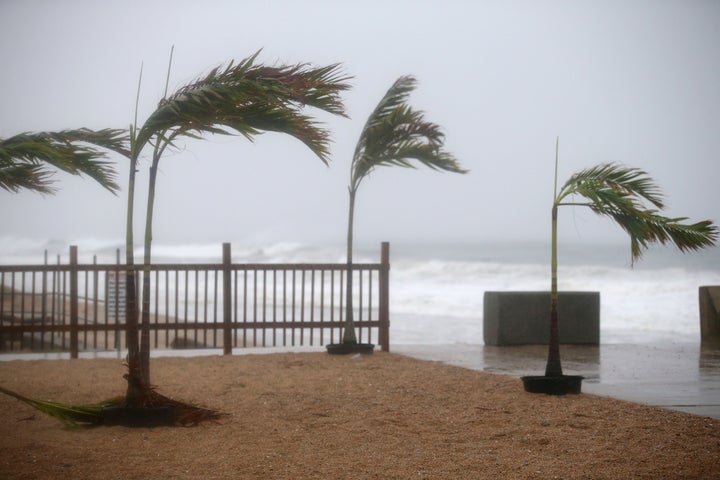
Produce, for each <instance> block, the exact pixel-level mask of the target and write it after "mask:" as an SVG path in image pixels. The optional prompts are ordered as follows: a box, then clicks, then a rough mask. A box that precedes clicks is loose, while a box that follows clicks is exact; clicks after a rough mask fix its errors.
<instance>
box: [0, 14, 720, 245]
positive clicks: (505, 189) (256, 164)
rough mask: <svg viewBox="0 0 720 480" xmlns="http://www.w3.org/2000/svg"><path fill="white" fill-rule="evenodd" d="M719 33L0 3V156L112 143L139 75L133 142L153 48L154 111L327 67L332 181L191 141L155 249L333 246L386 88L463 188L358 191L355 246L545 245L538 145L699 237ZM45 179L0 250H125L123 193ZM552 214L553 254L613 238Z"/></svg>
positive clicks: (150, 96)
mask: <svg viewBox="0 0 720 480" xmlns="http://www.w3.org/2000/svg"><path fill="white" fill-rule="evenodd" d="M718 25H720V2H717V1H687V0H678V1H662V0H652V1H627V0H622V1H608V0H603V1H595V2H593V1H585V2H576V1H535V0H533V1H516V0H510V1H477V0H473V1H470V0H468V1H460V0H444V1H442V2H441V1H390V0H385V1H375V0H366V1H364V2H352V3H350V2H337V1H319V0H306V1H304V2H296V1H273V0H262V1H253V0H249V1H243V2H239V1H214V0H206V1H202V2H197V1H194V0H193V1H185V0H174V1H172V2H169V1H168V2H159V1H152V0H143V1H122V2H119V1H114V2H103V1H96V0H88V1H80V0H65V1H62V2H57V1H39V0H35V1H27V0H2V1H1V2H0V65H2V75H1V76H0V82H1V86H2V88H0V137H3V138H5V137H8V136H11V135H14V134H16V133H19V132H22V131H42V130H57V129H63V128H78V127H89V128H105V127H114V128H126V127H127V126H128V125H129V124H130V123H131V122H132V120H133V109H134V103H135V94H136V87H137V80H138V75H139V71H140V65H141V63H142V64H144V74H143V75H144V76H143V85H142V91H141V97H140V115H139V120H140V122H142V121H143V120H144V119H145V118H146V116H147V115H148V113H149V112H151V111H152V110H153V109H154V108H155V106H156V104H157V101H158V100H159V99H160V97H161V96H162V92H163V88H164V84H165V75H166V69H167V63H168V58H169V52H170V48H171V46H173V45H174V46H175V55H174V63H173V69H172V75H171V81H170V88H171V90H172V89H174V88H177V87H179V86H181V85H183V84H185V83H187V82H189V81H192V80H194V79H195V78H196V77H197V76H199V75H201V74H203V73H206V72H207V71H208V70H209V69H210V68H212V67H215V66H217V65H219V64H222V63H226V62H227V61H229V60H231V59H236V60H239V59H241V58H244V57H247V56H249V55H251V54H252V53H254V52H255V51H256V50H258V49H261V48H262V49H263V51H262V53H261V55H260V58H259V60H260V61H261V62H263V63H269V64H273V63H289V64H295V63H298V62H310V63H313V64H316V65H324V64H328V63H335V62H341V63H343V64H344V69H345V71H346V73H347V74H349V75H352V76H354V79H353V80H352V84H353V89H352V90H351V91H349V92H347V93H346V94H345V95H344V98H345V100H346V105H347V107H348V111H349V113H350V115H351V119H349V120H348V119H341V118H332V117H330V116H328V115H324V116H319V118H321V119H322V120H323V121H325V122H327V126H328V127H329V128H330V129H331V131H332V135H333V138H334V144H333V146H332V158H333V161H332V165H331V167H330V168H328V167H325V166H324V165H323V164H322V163H321V162H320V161H319V160H318V159H317V158H316V157H314V155H313V154H312V153H311V152H310V151H309V150H308V149H307V148H306V147H304V145H302V144H301V143H300V142H298V141H296V140H293V139H290V138H283V137H282V136H279V135H277V134H266V135H263V136H261V137H259V138H258V140H257V141H256V142H255V143H250V142H248V141H247V140H245V139H242V138H232V137H224V138H209V139H208V140H207V141H189V142H187V143H186V144H185V145H184V146H183V147H184V148H183V149H182V151H180V152H177V153H173V154H170V155H167V156H166V158H165V159H164V160H163V161H162V163H161V173H160V176H159V179H158V197H157V205H156V230H155V241H156V242H160V243H183V242H198V241H217V242H222V241H232V242H239V241H252V242H274V241H302V242H312V241H322V242H343V241H344V235H345V223H346V211H347V183H348V177H349V166H350V159H351V156H352V152H353V149H354V146H355V142H356V140H357V136H358V134H359V132H360V130H361V128H362V126H363V124H364V122H365V119H366V117H367V115H368V114H369V112H370V111H371V110H372V109H373V108H374V106H375V105H376V103H377V102H378V100H379V99H380V98H381V96H382V95H383V94H384V93H385V91H386V90H387V88H388V87H389V86H390V85H391V84H392V82H393V81H394V80H395V79H396V78H397V77H399V76H400V75H404V74H413V75H415V76H416V77H417V78H418V80H419V86H418V88H417V90H416V91H415V92H414V93H413V95H412V97H411V103H412V105H413V106H414V107H416V108H418V109H422V110H424V111H425V112H426V116H427V118H428V119H429V120H432V121H434V122H436V123H439V124H440V125H442V127H443V129H444V132H445V133H446V146H447V148H448V149H449V150H450V151H452V152H453V153H454V154H455V155H456V156H457V157H458V158H459V159H460V161H461V163H462V164H463V166H465V167H466V168H468V169H470V170H471V173H469V174H468V175H465V176H461V175H455V174H439V173H435V172H431V171H427V170H413V171H408V170H404V169H383V170H377V171H376V172H375V173H373V175H372V176H371V177H370V178H369V179H367V180H366V181H365V182H364V183H363V185H362V187H361V189H360V192H359V193H358V206H357V225H356V228H357V235H358V238H359V240H360V241H361V242H363V241H367V242H373V243H374V242H379V241H381V240H390V241H393V240H404V241H406V240H409V239H424V240H467V241H477V240H498V239H501V240H537V239H546V238H547V237H548V236H549V228H550V227H549V219H550V206H551V200H552V174H553V165H554V156H555V151H554V149H555V138H556V137H557V136H559V137H560V181H561V182H562V181H564V180H565V179H566V178H567V177H568V176H569V175H570V174H572V173H573V172H575V171H577V170H579V169H581V168H585V167H588V166H591V165H595V164H598V163H603V162H611V161H613V162H620V163H624V164H627V165H630V166H635V167H640V168H643V169H645V170H647V171H648V172H649V173H650V174H651V176H652V177H653V178H654V179H655V180H656V181H657V183H658V184H659V185H660V186H661V187H662V189H663V191H664V192H665V194H666V197H667V203H668V205H669V209H668V210H667V214H669V215H676V216H689V217H691V218H692V219H695V220H701V219H706V218H710V219H713V220H714V221H716V222H717V221H720V188H718V181H720V161H719V160H718V155H720V51H719V50H720V28H718ZM119 171H120V181H121V184H122V186H123V189H124V188H125V187H126V184H127V180H126V176H127V168H126V166H125V165H124V164H121V165H120V168H119ZM55 178H56V179H57V181H58V185H57V186H58V187H59V189H60V191H59V192H58V194H57V195H55V196H41V195H38V194H34V193H22V194H11V193H7V192H5V191H0V204H1V205H2V208H1V209H0V225H1V227H0V235H2V236H8V235H12V236H16V237H39V238H49V239H50V238H57V239H63V240H68V241H69V240H73V239H76V238H87V237H92V238H110V239H113V238H118V239H122V238H123V237H124V218H125V206H126V198H125V191H123V192H122V193H121V194H120V195H119V196H118V197H114V196H112V195H111V194H109V193H107V192H106V191H105V190H103V189H101V188H100V187H98V186H97V185H96V184H94V183H92V182H90V181H88V180H81V179H76V178H71V177H69V176H67V175H64V174H57V175H56V177H55ZM146 185H147V163H145V164H143V167H142V169H141V172H140V176H139V188H140V190H142V191H144V190H145V189H146ZM138 205H140V206H141V209H143V208H144V200H143V195H140V196H139V198H138ZM561 215H563V217H562V218H561V228H562V230H563V231H562V235H563V236H565V237H567V238H575V237H578V238H582V239H586V240H588V239H591V240H595V239H597V240H608V241H623V239H624V237H623V234H622V233H621V232H620V231H619V229H617V228H616V227H614V226H613V225H611V224H609V223H608V222H607V221H605V220H600V219H597V218H596V217H595V216H594V215H593V214H592V213H591V212H590V211H587V210H585V211H583V210H579V209H576V210H574V211H572V210H566V211H563V212H562V213H561ZM139 217H142V215H139ZM137 225H138V227H137V229H136V235H141V234H142V228H141V225H142V223H141V222H140V220H138V223H137Z"/></svg>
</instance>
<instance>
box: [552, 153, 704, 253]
mask: <svg viewBox="0 0 720 480" xmlns="http://www.w3.org/2000/svg"><path fill="white" fill-rule="evenodd" d="M571 195H579V196H581V197H584V198H585V199H587V200H588V201H589V202H588V203H584V204H581V205H586V206H588V207H590V209H592V210H593V211H594V212H595V213H597V214H599V215H605V216H608V217H610V218H611V219H612V220H614V221H615V223H617V224H618V225H619V226H620V227H621V228H622V229H623V230H624V231H625V232H626V233H627V234H628V236H629V237H630V253H631V257H632V260H633V262H634V261H635V260H637V259H639V258H640V257H641V256H642V252H643V251H644V250H646V249H647V248H648V247H649V246H650V245H651V244H654V243H659V244H661V245H665V244H672V245H675V246H676V247H677V248H678V249H679V250H680V251H682V252H687V251H691V250H699V249H702V248H706V247H709V246H713V245H715V242H716V241H717V238H718V229H717V227H716V226H715V225H714V224H713V223H712V222H711V221H710V220H704V221H701V222H697V223H692V224H688V223H686V222H687V220H688V218H686V217H679V218H669V217H665V216H663V215H660V213H659V211H658V210H657V209H656V208H653V207H657V208H659V209H662V208H664V203H663V197H662V192H661V191H660V189H659V188H658V187H657V186H656V185H655V182H654V181H653V180H652V178H650V177H649V176H648V174H647V173H646V172H644V171H642V170H640V169H637V168H629V167H622V166H619V165H616V164H605V165H599V166H596V167H592V168H589V169H586V170H583V171H581V172H578V173H576V174H575V175H573V176H571V177H570V179H569V180H568V181H567V182H566V183H565V185H563V187H562V189H561V190H560V193H559V194H558V197H557V199H556V204H557V205H573V204H575V203H569V202H567V203H566V202H563V200H564V199H566V198H567V197H568V196H571ZM645 202H647V203H648V204H650V205H646V203H645Z"/></svg>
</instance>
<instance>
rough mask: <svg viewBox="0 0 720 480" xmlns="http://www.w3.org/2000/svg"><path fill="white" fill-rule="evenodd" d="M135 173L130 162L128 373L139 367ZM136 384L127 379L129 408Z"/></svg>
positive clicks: (136, 391) (135, 398)
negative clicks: (134, 236) (134, 243)
mask: <svg viewBox="0 0 720 480" xmlns="http://www.w3.org/2000/svg"><path fill="white" fill-rule="evenodd" d="M136 171H137V161H136V160H132V159H131V161H130V175H129V179H128V206H127V224H126V227H125V265H126V276H125V288H126V291H125V302H126V303H125V316H126V324H127V327H126V331H125V343H127V349H128V358H127V362H128V372H129V373H130V375H132V372H137V371H138V368H139V366H140V343H139V338H138V308H137V286H136V284H135V250H134V247H133V242H134V238H133V210H134V203H135V202H134V200H135V173H136ZM137 387H138V384H137V382H133V381H130V377H128V386H127V391H126V393H125V401H126V403H127V404H128V405H129V406H131V407H134V406H139V404H140V402H141V401H142V400H141V396H142V392H141V391H140V390H139V389H138V388H137Z"/></svg>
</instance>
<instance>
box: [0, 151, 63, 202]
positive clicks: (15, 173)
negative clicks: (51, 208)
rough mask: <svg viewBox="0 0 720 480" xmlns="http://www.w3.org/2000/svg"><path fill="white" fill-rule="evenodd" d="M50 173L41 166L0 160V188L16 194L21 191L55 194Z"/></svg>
mask: <svg viewBox="0 0 720 480" xmlns="http://www.w3.org/2000/svg"><path fill="white" fill-rule="evenodd" d="M50 177H52V172H50V171H48V170H47V169H46V168H44V167H43V166H42V165H36V164H32V163H13V162H6V161H5V160H2V159H0V188H2V189H4V190H7V191H8V192H12V193H17V192H19V191H20V190H22V189H27V190H33V191H35V192H38V193H42V194H52V193H55V188H53V186H52V184H53V182H52V180H51V179H50Z"/></svg>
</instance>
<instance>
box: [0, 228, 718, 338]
mask: <svg viewBox="0 0 720 480" xmlns="http://www.w3.org/2000/svg"><path fill="white" fill-rule="evenodd" d="M72 243H73V244H74V245H77V246H78V249H79V255H80V262H81V263H91V262H92V261H93V259H95V260H96V261H97V262H98V263H114V262H116V259H117V257H118V255H119V258H120V259H124V252H123V243H122V241H121V240H101V239H77V240H74V241H73V242H72ZM68 248H69V246H68V242H67V241H64V240H50V241H48V240H35V239H20V238H14V237H8V236H6V237H0V263H1V264H4V265H17V264H42V263H44V262H45V261H46V258H47V261H48V262H49V263H56V262H57V260H58V258H59V259H60V261H62V262H63V263H65V262H67V256H68ZM390 249H391V251H390V263H391V271H390V282H391V284H390V321H391V329H390V340H391V344H454V343H467V344H482V343H483V338H482V321H483V318H482V317H483V294H484V292H485V291H512V290H549V287H550V265H549V258H550V252H549V246H548V245H547V244H543V243H540V242H538V243H517V242H465V243H463V242H455V243H450V242H444V243H443V242H436V243H426V244H422V243H418V242H407V241H398V242H394V243H391V245H390ZM136 250H137V252H136V253H137V255H138V258H142V249H141V248H137V249H136ZM232 251H233V261H234V262H236V263H243V262H267V263H295V262H297V263H313V262H321V263H334V262H338V263H342V262H344V247H343V246H342V245H332V246H327V245H308V244H301V243H291V242H288V243H276V244H271V245H248V244H243V243H242V242H238V243H233V244H232ZM46 252H47V253H46ZM118 252H119V253H118ZM221 252H222V247H221V243H220V242H218V243H197V244H175V245H164V244H157V245H154V246H153V259H154V261H156V262H163V263H183V262H189V263H206V262H211V263H219V262H220V261H221ZM46 256H47V257H46ZM379 256H380V245H379V243H378V244H377V246H369V247H368V246H361V247H360V248H358V249H356V252H355V259H356V261H357V262H377V261H379ZM558 284H559V288H560V289H561V290H587V291H599V292H600V298H601V314H600V315H601V319H600V325H601V342H602V343H604V344H605V343H653V342H687V341H690V342H693V341H699V338H700V328H699V306H698V287H700V286H703V285H720V248H717V247H715V248H712V249H707V250H703V251H700V252H693V253H688V254H682V253H679V252H677V250H675V249H673V248H669V247H668V248H665V247H658V248H654V249H651V250H649V251H648V252H646V253H645V254H644V256H643V258H642V259H641V260H640V261H638V262H636V263H635V265H631V262H630V256H629V247H628V246H625V245H602V244H588V243H586V242H585V243H574V244H568V245H560V249H559V271H558ZM438 324H439V325H440V327H439V328H438Z"/></svg>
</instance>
